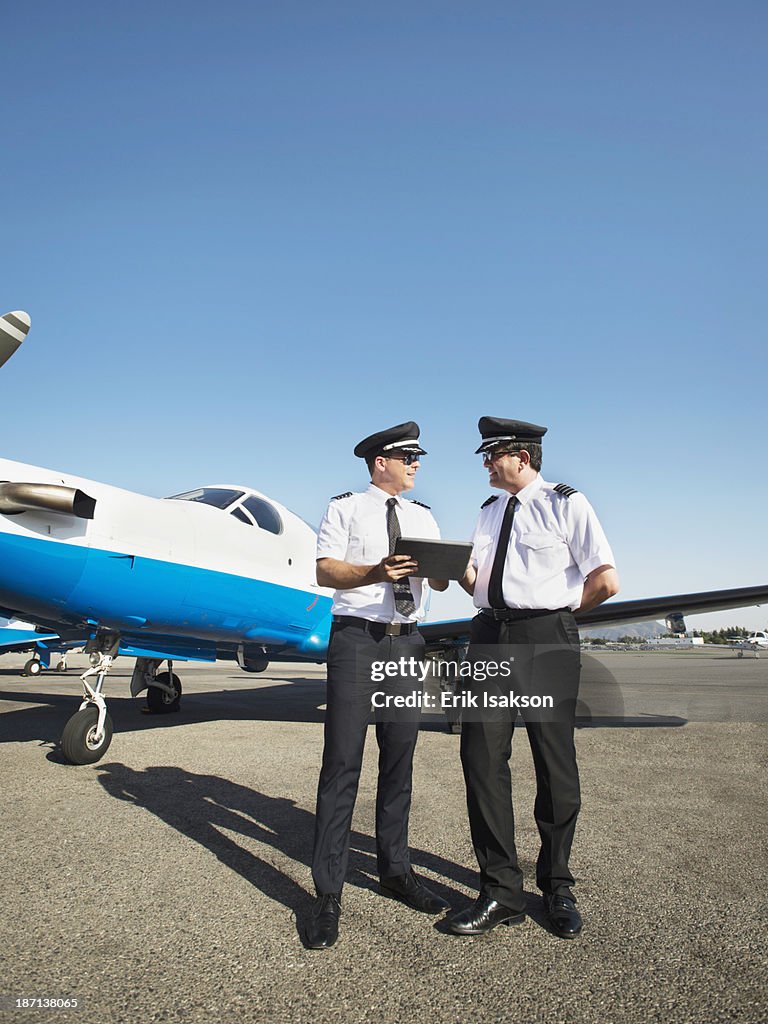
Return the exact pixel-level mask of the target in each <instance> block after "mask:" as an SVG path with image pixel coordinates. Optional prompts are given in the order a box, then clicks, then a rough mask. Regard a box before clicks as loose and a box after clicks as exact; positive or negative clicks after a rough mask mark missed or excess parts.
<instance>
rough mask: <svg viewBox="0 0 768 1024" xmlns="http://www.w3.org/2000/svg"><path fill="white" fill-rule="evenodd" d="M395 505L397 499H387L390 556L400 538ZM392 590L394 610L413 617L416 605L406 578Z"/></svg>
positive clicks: (394, 585) (394, 584)
mask: <svg viewBox="0 0 768 1024" xmlns="http://www.w3.org/2000/svg"><path fill="white" fill-rule="evenodd" d="M396 505H397V498H387V533H388V534H389V553H390V555H393V554H394V553H395V541H397V540H398V539H399V538H400V537H401V536H402V534H401V533H400V523H399V522H398V519H397V512H396V511H395V506H396ZM392 590H393V591H394V592H395V608H396V609H397V611H398V612H400V614H401V615H413V613H414V612H415V611H416V604H415V602H414V600H413V591H412V590H411V584H410V583H409V581H408V577H407V576H405V577H403V579H401V580H397V581H396V582H395V583H393V584H392Z"/></svg>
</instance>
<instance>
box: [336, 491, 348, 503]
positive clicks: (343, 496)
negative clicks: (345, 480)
mask: <svg viewBox="0 0 768 1024" xmlns="http://www.w3.org/2000/svg"><path fill="white" fill-rule="evenodd" d="M351 497H352V491H344V493H343V494H334V496H333V497H332V498H331V501H338V500H339V498H351Z"/></svg>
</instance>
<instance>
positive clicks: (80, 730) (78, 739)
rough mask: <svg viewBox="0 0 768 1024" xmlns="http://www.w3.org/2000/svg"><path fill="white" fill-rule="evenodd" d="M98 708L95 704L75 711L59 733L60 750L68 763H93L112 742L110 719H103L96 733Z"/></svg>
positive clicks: (104, 752)
mask: <svg viewBox="0 0 768 1024" xmlns="http://www.w3.org/2000/svg"><path fill="white" fill-rule="evenodd" d="M98 727H99V709H98V708H97V707H96V705H95V704H90V705H89V706H88V707H87V708H83V709H82V710H81V711H77V712H75V714H74V715H72V717H71V718H70V720H69V721H68V722H67V724H66V725H65V726H64V732H63V733H62V734H61V752H62V754H63V755H64V757H65V758H66V759H67V761H69V763H70V764H93V763H94V762H95V761H98V760H99V758H100V757H103V756H104V754H106V752H107V749H108V747H109V744H110V743H111V742H112V719H111V718H110V717H109V715H107V717H106V718H105V719H104V730H103V732H102V734H101V736H99V735H98Z"/></svg>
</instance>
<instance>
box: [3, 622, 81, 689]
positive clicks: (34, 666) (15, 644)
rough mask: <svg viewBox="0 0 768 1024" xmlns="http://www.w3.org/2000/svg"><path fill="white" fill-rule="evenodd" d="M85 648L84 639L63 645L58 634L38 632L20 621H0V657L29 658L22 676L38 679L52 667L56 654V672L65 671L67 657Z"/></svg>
mask: <svg viewBox="0 0 768 1024" xmlns="http://www.w3.org/2000/svg"><path fill="white" fill-rule="evenodd" d="M84 646H85V639H81V640H80V641H74V640H73V641H69V642H65V641H63V640H62V639H61V637H60V636H59V635H58V634H57V633H50V632H45V631H42V630H40V629H39V628H38V627H37V626H35V625H34V624H33V623H31V622H24V621H22V620H21V619H5V620H0V654H10V653H11V652H17V653H21V654H26V653H27V652H30V653H31V654H32V657H31V658H30V659H29V661H27V663H26V664H25V665H24V670H23V671H24V675H25V676H37V675H40V673H41V672H42V671H43V669H48V668H50V667H51V655H52V654H58V655H59V660H58V662H57V664H56V671H57V672H66V671H67V655H68V654H69V653H71V652H72V651H76V650H77V649H78V648H80V649H82V648H83V647H84Z"/></svg>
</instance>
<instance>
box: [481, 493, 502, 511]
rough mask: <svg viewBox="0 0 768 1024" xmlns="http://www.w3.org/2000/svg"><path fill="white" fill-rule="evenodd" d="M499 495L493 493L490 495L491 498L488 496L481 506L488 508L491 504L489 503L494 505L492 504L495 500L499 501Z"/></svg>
mask: <svg viewBox="0 0 768 1024" xmlns="http://www.w3.org/2000/svg"><path fill="white" fill-rule="evenodd" d="M498 497H499V496H498V494H492V495H491V496H490V498H486V499H485V501H484V502H483V504H482V505H481V506H480V508H488V506H489V505H492V504H493V503H494V501H497V500H498Z"/></svg>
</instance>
